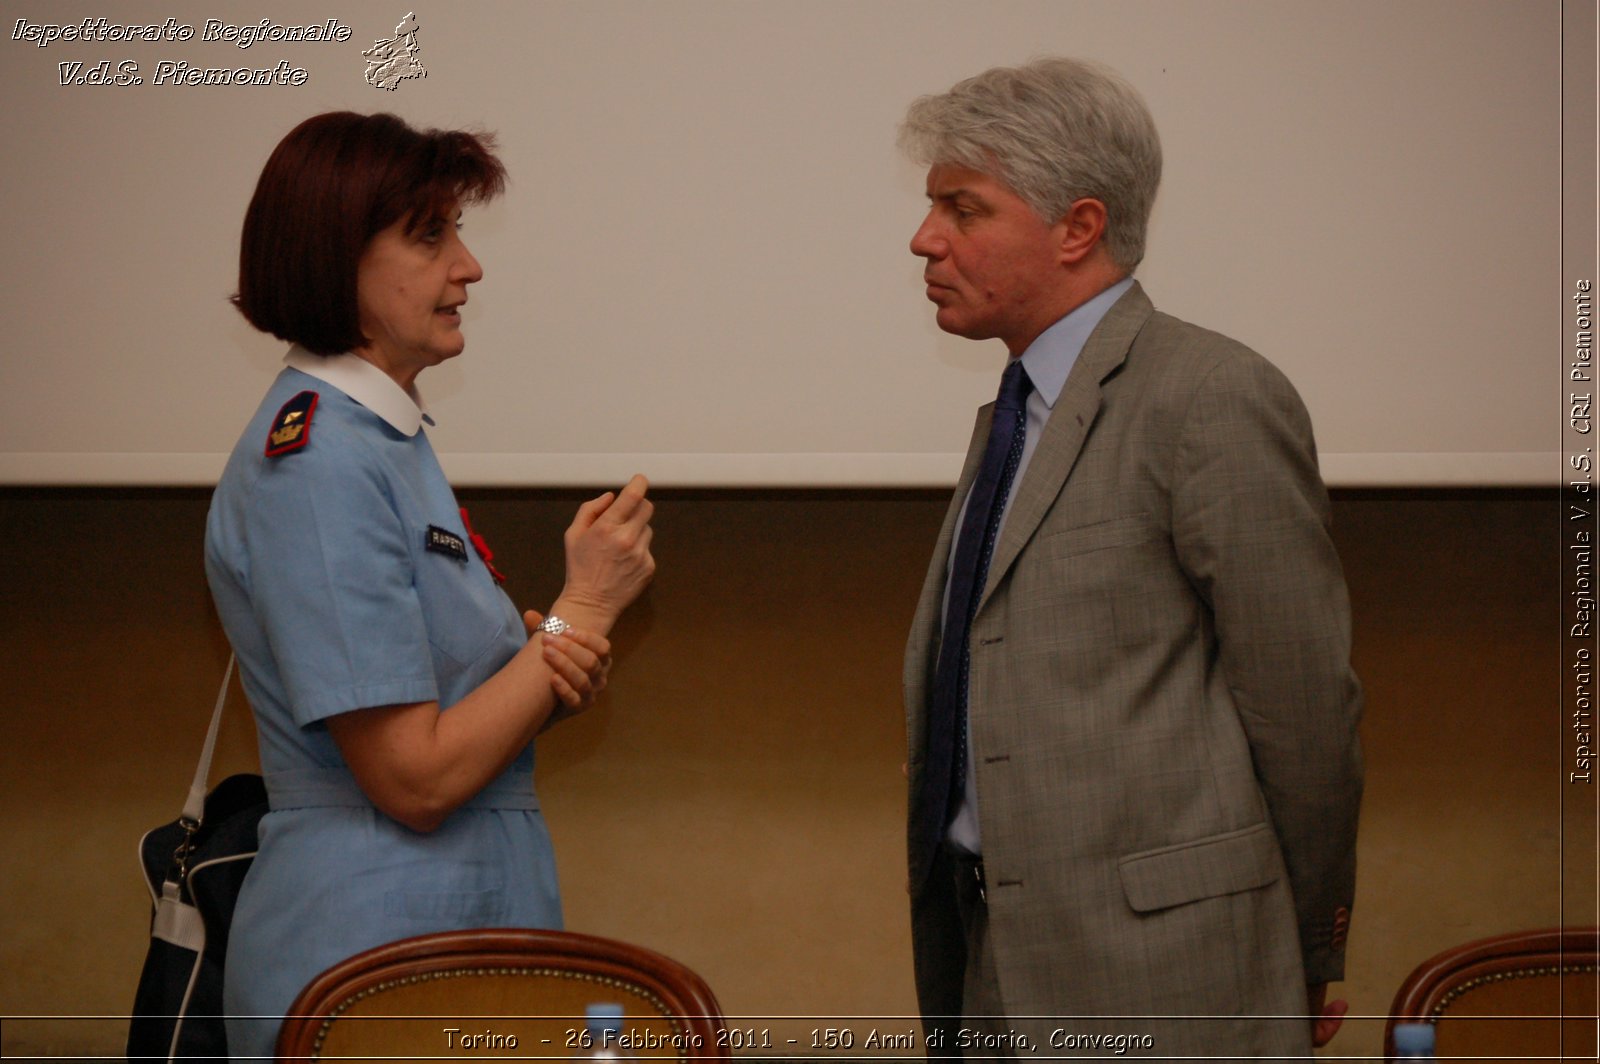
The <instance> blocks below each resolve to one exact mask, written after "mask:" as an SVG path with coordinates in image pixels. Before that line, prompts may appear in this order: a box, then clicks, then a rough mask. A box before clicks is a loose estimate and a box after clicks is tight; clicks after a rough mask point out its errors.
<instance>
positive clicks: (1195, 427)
mask: <svg viewBox="0 0 1600 1064" xmlns="http://www.w3.org/2000/svg"><path fill="white" fill-rule="evenodd" d="M990 410H991V408H990V407H984V408H983V409H982V410H980V411H979V414H978V423H977V425H976V427H975V428H974V432H973V437H972V444H971V448H970V449H969V452H968V456H967V462H966V466H965V468H964V469H963V471H962V474H961V479H960V483H959V486H958V488H957V490H956V493H955V496H954V498H953V499H952V502H951V507H950V510H949V513H948V514H947V516H946V519H945V523H944V527H943V529H942V530H941V532H940V534H939V539H938V542H937V546H936V548H935V550H934V557H933V561H932V564H931V565H930V567H929V570H928V577H927V580H926V582H925V584H924V587H923V591H922V596H921V600H920V602H919V605H918V608H917V613H916V617H915V620H914V622H913V625H912V630H911V635H910V640H909V645H908V648H907V653H906V666H905V697H906V707H907V727H908V736H909V746H910V763H911V772H910V777H911V778H910V793H911V794H912V795H913V796H914V795H916V794H917V792H918V788H919V786H920V783H921V779H920V769H921V764H922V755H923V745H924V722H925V714H926V705H927V695H928V688H929V684H930V683H931V680H932V674H933V667H934V662H935V660H936V657H937V652H938V639H939V627H940V624H939V610H940V600H941V597H942V594H943V589H944V582H945V568H946V563H947V557H948V554H949V551H950V547H951V539H952V536H953V533H954V524H955V519H956V514H957V512H958V511H959V509H960V504H961V500H962V499H963V498H964V497H965V495H966V491H967V488H968V486H969V485H970V483H971V481H972V478H973V477H974V475H975V473H976V469H977V465H978V463H979V460H980V458H981V452H982V448H983V445H984V441H985V439H986V437H987V433H988V426H989V421H990ZM1328 521H1329V506H1328V500H1327V494H1326V491H1325V490H1324V488H1323V485H1322V481H1321V479H1320V477H1319V475H1318V472H1317V465H1316V453H1315V445H1314V443H1313V440H1312V434H1311V425H1310V421H1309V419H1308V417H1307V415H1306V413H1305V409H1304V407H1303V405H1302V404H1301V402H1300V399H1299V397H1298V396H1297V395H1296V394H1295V391H1294V389H1293V387H1292V386H1291V385H1290V384H1289V382H1288V380H1287V379H1286V378H1285V377H1284V376H1283V375H1282V374H1281V373H1280V372H1279V371H1278V370H1277V369H1275V368H1274V367H1273V366H1272V365H1271V364H1270V363H1268V362H1267V361H1266V360H1265V359H1263V358H1261V357H1260V356H1259V355H1257V354H1255V353H1254V352H1252V351H1250V350H1249V349H1248V348H1245V347H1244V346H1242V345H1240V344H1238V343H1236V342H1235V341H1232V340H1230V339H1228V338H1226V337H1224V336H1220V335H1218V334H1216V333H1212V332H1209V331H1206V330H1204V329H1200V328H1198V327H1196V326H1193V325H1190V324H1187V323H1185V322H1181V321H1179V320H1177V319H1175V318H1172V317H1169V316H1167V315H1165V314H1161V313H1159V312H1157V311H1155V309H1154V308H1153V307H1152V305H1151V303H1150V300H1149V299H1148V298H1147V297H1146V296H1145V294H1144V292H1143V290H1142V289H1141V288H1140V287H1139V286H1138V285H1135V286H1134V287H1133V288H1132V289H1131V290H1129V291H1128V292H1127V293H1126V294H1125V295H1124V296H1123V297H1122V298H1121V299H1120V300H1118V301H1117V303H1116V304H1115V305H1114V306H1113V307H1112V308H1111V310H1110V311H1109V312H1108V313H1107V315H1106V316H1105V318H1104V319H1103V320H1102V321H1101V323H1100V325H1099V326H1098V327H1097V328H1096V330H1095V332H1094V333H1093V335H1092V336H1091V337H1090V338H1089V340H1088V342H1087V344H1086V345H1085V347H1084V349H1083V352H1082V354H1081V355H1080V357H1079V359H1078V362H1077V364H1076V365H1075V366H1074V368H1073V370H1072V373H1071V375H1070V376H1069V378H1068V380H1067V383H1066V386H1065V387H1064V388H1063V390H1062V393H1061V395H1060V397H1059V399H1058V400H1057V403H1056V406H1055V408H1054V410H1053V411H1052V413H1051V416H1050V420H1049V422H1048V424H1047V425H1046V426H1045V428H1044V431H1043V434H1042V436H1041V437H1040V440H1039V443H1038V447H1037V450H1036V451H1035V453H1034V456H1033V459H1032V461H1031V463H1030V464H1029V466H1028V468H1027V470H1026V473H1025V475H1024V478H1023V480H1022V483H1021V484H1020V485H1019V486H1018V488H1017V491H1016V495H1015V497H1014V499H1013V501H1012V505H1011V509H1010V512H1009V514H1008V516H1007V519H1006V524H1005V528H1004V531H1003V532H1002V534H1001V539H1000V541H999V543H998V544H997V545H996V547H995V554H994V557H993V560H992V562H991V564H990V568H989V575H988V581H987V584H986V586H985V589H984V592H983V597H982V599H981V601H980V604H979V607H978V612H977V617H976V620H975V621H974V623H973V629H972V638H971V652H972V667H971V686H970V696H969V703H970V709H969V718H970V727H971V734H972V743H973V751H974V755H973V763H972V771H973V772H974V773H975V774H976V785H977V792H978V810H979V823H980V826H981V829H982V835H983V851H984V862H985V865H986V869H987V875H988V907H989V920H990V935H991V938H992V942H993V948H994V951H995V955H996V958H997V965H998V970H999V977H1000V984H1001V993H1002V998H1003V1000H1004V1002H1005V1006H1006V1010H1007V1013H1008V1015H1010V1016H1012V1017H1026V1016H1037V1017H1068V1016H1083V1017H1092V1016H1122V1017H1161V1016H1182V1017H1201V1016H1204V1017H1213V1018H1211V1019H1187V1020H1184V1019H1177V1020H1165V1021H1162V1020H1145V1019H1138V1020H1132V1019H1130V1020H1127V1021H1123V1022H1121V1027H1122V1028H1123V1029H1126V1030H1129V1031H1145V1032H1149V1033H1150V1034H1151V1035H1152V1037H1154V1038H1155V1039H1156V1051H1157V1052H1185V1053H1210V1054H1215V1053H1236V1054H1238V1055H1239V1056H1260V1055H1272V1054H1279V1053H1283V1054H1299V1053H1306V1052H1309V1043H1308V1037H1309V1035H1308V1025H1307V1024H1306V1022H1305V1021H1304V1019H1303V1018H1301V1019H1296V1020H1294V1021H1293V1022H1289V1021H1279V1022H1272V1021H1269V1020H1260V1019H1250V1018H1248V1017H1261V1016H1273V1015H1292V1016H1296V1017H1303V1016H1304V1013H1305V1010H1306V998H1305V985H1306V983H1307V982H1323V981H1328V980H1333V979H1337V978H1340V977H1342V972H1343V947H1344V928H1345V923H1346V921H1347V919H1348V910H1349V907H1350V905H1351V902H1352V895H1353V888H1354V879H1355V832H1356V820H1357V811H1358V807H1359V804H1360V796H1361V777H1362V770H1361V756H1360V749H1359V745H1358V741H1357V738H1356V724H1357V721H1358V719H1359V716H1360V710H1361V695H1360V688H1359V685H1358V684H1357V682H1356V679H1355V676H1354V674H1353V673H1352V672H1351V669H1350V620H1349V602H1348V597H1347V595H1346V591H1345V586H1344V578H1343V574H1342V571H1341V569H1340V566H1339V560H1338V558H1337V556H1336V555H1335V553H1334V549H1333V545H1332V542H1331V541H1330V539H1329V536H1328ZM912 844H913V845H915V842H914V841H913V843H912ZM912 856H913V858H915V857H916V856H917V855H915V854H913V855H912ZM917 863H918V862H917V861H916V860H915V859H913V862H912V864H913V866H916V865H917ZM937 878H938V877H932V878H931V879H930V881H929V882H928V883H924V884H914V885H913V905H912V912H913V939H914V942H915V945H916V951H917V976H918V980H917V981H918V991H919V996H920V998H921V1002H922V1008H923V1012H924V1015H925V1017H928V1020H927V1022H928V1023H929V1025H930V1026H936V1025H937V1021H935V1020H933V1019H932V1017H935V1016H938V1015H944V1014H949V1013H952V1012H957V1011H959V1003H960V979H961V972H960V969H961V965H962V963H963V961H962V958H961V951H960V949H959V930H958V927H959V924H958V923H957V924H955V925H952V923H951V921H952V920H956V919H957V917H956V915H955V913H954V909H953V901H952V895H951V892H950V890H949V889H948V885H947V884H946V883H943V882H935V881H934V880H936V879H937ZM952 935H954V936H955V937H954V938H952ZM1073 1022H1079V1023H1080V1025H1082V1024H1091V1025H1092V1024H1094V1023H1095V1022H1096V1021H1073ZM1018 1023H1019V1026H1020V1027H1022V1028H1024V1029H1026V1028H1027V1027H1028V1023H1027V1022H1025V1021H1018ZM1062 1026H1065V1027H1067V1029H1069V1030H1071V1029H1074V1028H1073V1025H1072V1023H1067V1024H1062V1023H1061V1022H1058V1021H1057V1020H1043V1021H1039V1022H1036V1023H1033V1024H1032V1028H1033V1032H1034V1033H1033V1037H1034V1038H1035V1040H1036V1042H1035V1044H1036V1046H1037V1045H1038V1040H1040V1039H1042V1038H1044V1037H1045V1035H1046V1034H1047V1032H1048V1031H1049V1030H1050V1029H1053V1028H1057V1027H1062ZM1114 1026H1116V1024H1115V1023H1111V1022H1109V1021H1099V1022H1098V1026H1096V1028H1095V1029H1107V1028H1108V1027H1114ZM1040 1048H1043V1047H1040Z"/></svg>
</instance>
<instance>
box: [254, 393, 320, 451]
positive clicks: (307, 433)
mask: <svg viewBox="0 0 1600 1064" xmlns="http://www.w3.org/2000/svg"><path fill="white" fill-rule="evenodd" d="M316 409H317V393H316V392H301V393H300V394H299V395H297V396H295V397H294V398H293V399H290V400H289V401H288V402H287V403H284V404H283V409H282V410H279V411H278V416H277V417H276V418H275V419H273V422H272V431H270V432H268V433H267V451H266V455H267V457H268V458H282V457H283V456H284V455H286V454H288V453H289V452H290V451H298V450H299V449H300V448H302V447H304V446H305V445H306V444H307V443H309V442H311V415H312V413H313V412H315V411H316Z"/></svg>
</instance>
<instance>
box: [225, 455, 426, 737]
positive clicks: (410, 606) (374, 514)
mask: <svg viewBox="0 0 1600 1064" xmlns="http://www.w3.org/2000/svg"><path fill="white" fill-rule="evenodd" d="M318 427H319V429H321V428H323V427H322V426H320V425H319V426H318ZM329 427H330V428H331V426H329ZM396 490H397V487H396V484H395V482H394V478H392V477H391V476H389V475H388V473H387V471H386V469H385V466H384V464H383V463H382V462H381V461H380V460H379V458H378V457H377V455H376V453H375V451H374V449H373V447H372V445H371V443H370V442H369V441H367V440H364V439H362V438H361V437H360V436H359V435H357V434H354V433H335V432H329V431H326V430H324V431H323V432H322V434H321V435H320V436H319V437H318V438H317V440H316V443H315V445H314V446H312V447H308V448H306V449H305V450H304V451H300V452H297V453H294V454H290V455H286V456H285V457H283V458H280V459H274V460H270V461H268V463H267V465H266V468H264V469H263V470H262V472H261V476H260V478H259V479H258V480H257V482H256V485H255V496H256V498H255V500H254V502H253V505H251V506H249V507H248V508H247V515H246V517H245V520H246V522H247V524H246V529H245V537H246V542H247V544H248V547H247V549H248V552H249V557H250V582H251V585H252V595H251V602H252V605H253V608H254V609H255V612H256V619H257V621H258V622H259V623H260V625H261V628H262V630H263V632H265V634H266V638H267V641H268V643H269V645H270V646H271V649H272V654H273V657H274V659H275V660H276V661H277V663H278V666H279V669H280V672H281V676H282V680H283V686H284V692H285V694H286V696H287V698H288V700H289V705H290V710H291V712H292V714H293V716H294V720H295V723H296V724H297V725H299V726H301V727H305V726H306V725H308V724H311V723H313V722H315V721H319V720H323V719H325V718H327V717H331V716H335V715H337V714H339V713H345V712H349V711H350V710H353V709H363V708H366V707H369V706H384V705H393V704H397V703H407V702H427V701H432V700H435V699H437V698H438V697H439V692H438V685H437V682H436V680H435V677H434V674H433V665H432V658H431V655H430V654H429V650H428V633H427V628H426V626H425V624H424V621H423V614H422V607H421V603H420V601H419V599H418V597H417V592H416V588H415V584H414V571H415V565H416V558H415V556H414V554H413V550H412V543H411V540H412V539H413V538H415V537H413V536H411V535H410V534H409V530H408V529H407V527H406V524H405V521H404V519H403V517H402V512H401V509H400V507H398V506H397V505H396V499H395V491H396Z"/></svg>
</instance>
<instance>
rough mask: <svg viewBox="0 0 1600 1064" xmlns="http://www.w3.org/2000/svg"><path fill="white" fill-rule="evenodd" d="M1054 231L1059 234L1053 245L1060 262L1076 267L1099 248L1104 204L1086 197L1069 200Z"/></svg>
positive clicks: (1103, 218)
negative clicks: (1068, 204)
mask: <svg viewBox="0 0 1600 1064" xmlns="http://www.w3.org/2000/svg"><path fill="white" fill-rule="evenodd" d="M1055 228H1056V231H1057V233H1058V234H1059V244H1058V245H1057V246H1058V249H1059V251H1060V260H1061V262H1062V263H1063V264H1065V265H1076V264H1077V263H1079V262H1082V261H1083V260H1084V259H1085V258H1087V257H1088V256H1089V255H1090V253H1091V252H1093V251H1094V249H1095V248H1097V247H1099V246H1100V244H1101V238H1102V237H1103V236H1105V232H1106V205H1105V204H1104V203H1101V202H1100V201H1099V200H1097V199H1090V198H1087V197H1085V198H1084V199H1079V200H1073V201H1072V206H1070V207H1068V208H1067V213H1066V214H1063V215H1062V216H1061V220H1060V221H1058V222H1057V223H1056V225H1055Z"/></svg>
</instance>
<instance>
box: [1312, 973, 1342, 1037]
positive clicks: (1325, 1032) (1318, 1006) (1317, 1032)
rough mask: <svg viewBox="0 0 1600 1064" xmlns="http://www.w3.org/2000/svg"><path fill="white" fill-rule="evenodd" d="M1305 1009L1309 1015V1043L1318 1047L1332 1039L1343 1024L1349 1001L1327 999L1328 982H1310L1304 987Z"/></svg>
mask: <svg viewBox="0 0 1600 1064" xmlns="http://www.w3.org/2000/svg"><path fill="white" fill-rule="evenodd" d="M1306 1001H1307V1003H1308V1004H1309V1006H1310V1007H1309V1008H1308V1009H1307V1010H1306V1011H1307V1013H1308V1014H1309V1015H1310V1016H1311V1044H1312V1045H1313V1046H1315V1047H1316V1048H1318V1049H1320V1048H1322V1047H1323V1046H1325V1045H1327V1044H1328V1043H1329V1042H1331V1041H1333V1036H1334V1035H1336V1034H1338V1033H1339V1028H1340V1027H1342V1026H1343V1025H1344V1014H1345V1013H1347V1012H1349V1011H1350V1002H1348V1001H1346V1000H1344V999H1343V998H1339V999H1338V1000H1335V1001H1328V984H1327V983H1312V984H1311V985H1309V986H1307V987H1306Z"/></svg>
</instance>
